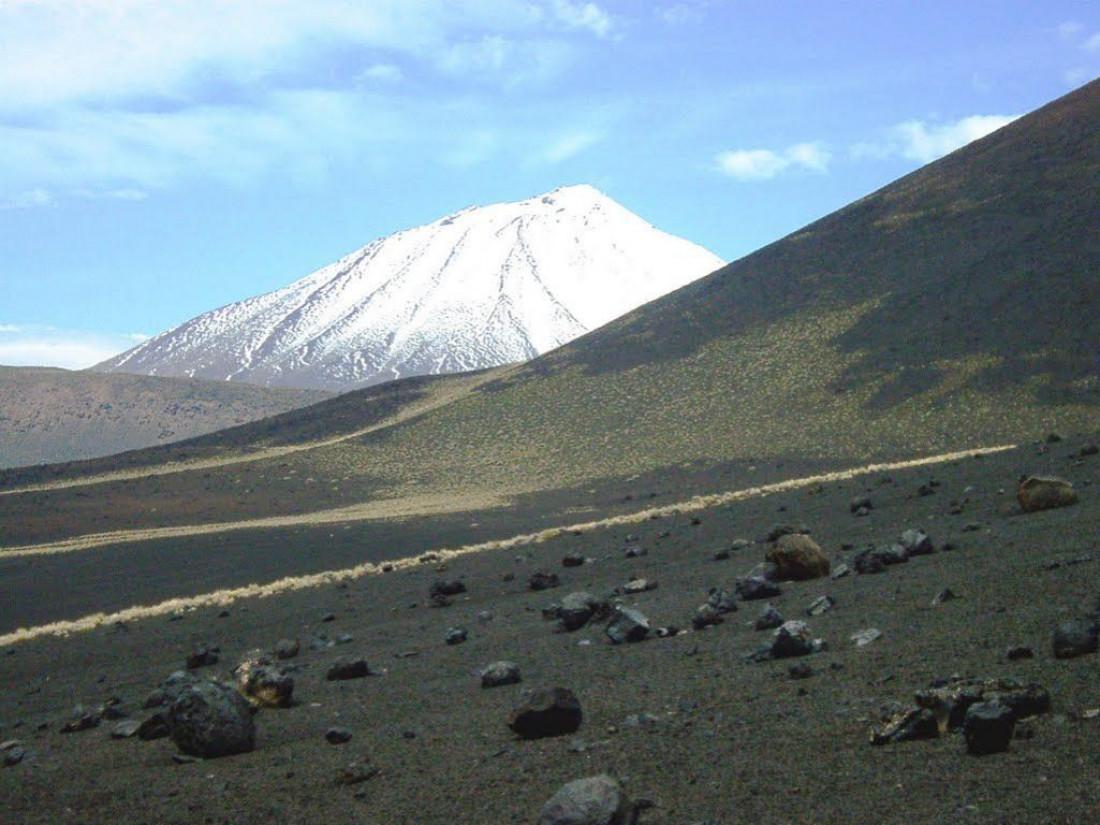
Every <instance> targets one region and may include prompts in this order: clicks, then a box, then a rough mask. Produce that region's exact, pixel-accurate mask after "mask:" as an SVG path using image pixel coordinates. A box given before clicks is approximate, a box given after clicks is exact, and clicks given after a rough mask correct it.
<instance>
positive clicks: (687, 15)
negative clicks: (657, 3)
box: [654, 0, 709, 26]
mask: <svg viewBox="0 0 1100 825" xmlns="http://www.w3.org/2000/svg"><path fill="white" fill-rule="evenodd" d="M708 5H709V4H708V3H707V2H705V1H704V0H696V1H695V2H690V3H673V4H672V5H671V6H663V7H661V8H658V9H656V10H655V11H654V14H655V15H657V17H658V19H660V20H663V21H664V22H665V23H667V24H668V25H670V26H683V25H687V24H690V23H702V22H703V20H704V19H705V18H706V11H707V6H708Z"/></svg>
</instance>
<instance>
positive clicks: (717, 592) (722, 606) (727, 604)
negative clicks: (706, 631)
mask: <svg viewBox="0 0 1100 825" xmlns="http://www.w3.org/2000/svg"><path fill="white" fill-rule="evenodd" d="M707 604H708V605H710V606H711V607H713V608H714V609H715V610H716V611H718V612H719V613H723V614H725V613H734V612H736V611H737V599H736V598H735V597H734V596H733V594H731V593H729V592H728V591H726V590H723V589H722V588H721V587H712V588H711V589H710V591H709V592H708V593H707Z"/></svg>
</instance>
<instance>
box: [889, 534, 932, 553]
mask: <svg viewBox="0 0 1100 825" xmlns="http://www.w3.org/2000/svg"><path fill="white" fill-rule="evenodd" d="M898 544H900V545H901V546H902V547H904V548H905V552H906V557H908V556H929V555H931V554H932V553H935V552H936V548H935V547H933V546H932V539H930V538H929V537H928V534H927V533H925V532H924V531H923V530H906V531H905V532H904V533H902V534H901V537H900V538H899V539H898Z"/></svg>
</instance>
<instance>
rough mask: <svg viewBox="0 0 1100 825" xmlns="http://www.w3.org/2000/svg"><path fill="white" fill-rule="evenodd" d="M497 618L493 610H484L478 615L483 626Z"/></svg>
mask: <svg viewBox="0 0 1100 825" xmlns="http://www.w3.org/2000/svg"><path fill="white" fill-rule="evenodd" d="M495 618H496V617H495V616H494V615H493V611H492V610H482V611H481V612H480V613H478V614H477V620H478V621H479V622H481V623H482V624H489V622H491V621H492V620H493V619H495Z"/></svg>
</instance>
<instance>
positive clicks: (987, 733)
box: [962, 702, 1016, 756]
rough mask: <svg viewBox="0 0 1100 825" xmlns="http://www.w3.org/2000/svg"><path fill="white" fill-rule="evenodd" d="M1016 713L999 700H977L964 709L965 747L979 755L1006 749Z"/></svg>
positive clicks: (1014, 725)
mask: <svg viewBox="0 0 1100 825" xmlns="http://www.w3.org/2000/svg"><path fill="white" fill-rule="evenodd" d="M1015 727H1016V714H1015V713H1013V712H1012V709H1011V708H1009V707H1007V706H1006V705H1002V704H1001V703H1000V702H977V703H975V704H973V705H971V706H970V707H969V708H968V709H967V711H966V718H965V719H964V720H963V726H962V728H963V736H965V737H966V749H967V751H969V752H970V753H973V754H977V755H979V756H981V755H984V754H990V753H1000V752H1002V751H1006V750H1008V743H1009V742H1011V741H1012V731H1013V729H1014V728H1015Z"/></svg>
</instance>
